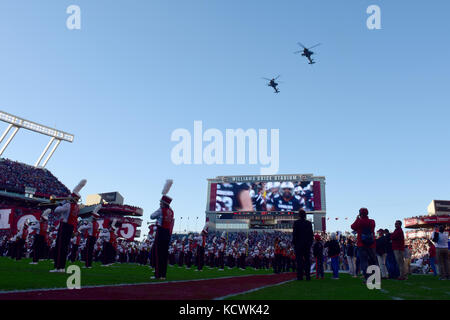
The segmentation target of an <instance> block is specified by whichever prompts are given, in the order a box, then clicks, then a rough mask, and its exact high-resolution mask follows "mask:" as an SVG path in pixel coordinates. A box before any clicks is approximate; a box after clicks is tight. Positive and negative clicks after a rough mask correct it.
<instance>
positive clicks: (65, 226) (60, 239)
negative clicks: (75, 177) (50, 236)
mask: <svg viewBox="0 0 450 320" xmlns="http://www.w3.org/2000/svg"><path fill="white" fill-rule="evenodd" d="M86 182H87V181H86V180H81V181H80V183H79V184H78V185H77V186H76V187H75V188H74V189H73V191H72V194H71V195H70V198H69V199H67V200H64V201H63V202H62V203H61V204H60V206H59V207H57V208H56V209H55V210H54V214H55V215H56V216H57V217H59V219H60V226H59V229H58V236H57V238H56V251H55V253H56V255H55V269H54V270H51V271H50V272H65V269H66V260H67V251H68V250H69V244H70V239H71V237H72V233H73V232H74V230H76V228H77V226H78V212H79V211H80V208H79V207H78V201H79V200H80V199H81V196H80V194H79V192H80V191H81V189H82V188H83V187H84V186H85V185H86Z"/></svg>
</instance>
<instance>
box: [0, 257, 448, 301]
mask: <svg viewBox="0 0 450 320" xmlns="http://www.w3.org/2000/svg"><path fill="white" fill-rule="evenodd" d="M30 261H31V260H30V259H23V260H21V261H14V260H11V259H9V258H4V257H2V258H0V291H13V290H27V289H28V290H29V289H47V288H65V287H66V281H67V278H68V276H69V274H63V273H50V272H49V270H51V269H53V264H52V263H51V262H50V261H41V262H39V264H38V265H30V264H29V262H30ZM74 264H76V265H78V266H83V264H82V263H80V262H76V263H74ZM68 265H69V264H68ZM194 270H195V269H194V267H192V268H191V269H186V268H184V267H183V268H179V267H177V266H175V267H169V269H168V272H167V280H168V281H177V280H194V279H212V278H219V277H232V276H244V275H258V274H259V275H262V274H272V270H254V269H253V268H247V269H246V270H245V271H244V270H239V269H236V268H235V269H232V270H230V269H227V268H226V269H225V270H224V271H218V270H217V269H209V268H207V267H205V268H204V271H203V272H196V271H194ZM152 275H153V272H152V271H151V269H150V268H149V267H148V266H140V265H135V264H115V265H113V266H110V267H102V266H101V265H100V263H94V265H93V268H92V269H81V286H82V287H86V286H99V285H114V284H139V283H149V282H155V281H156V280H150V277H151V276H152ZM180 297H182V294H181V293H180ZM228 299H230V300H336V299H337V300H350V299H351V300H392V299H394V300H395V299H398V300H400V299H404V300H408V299H415V300H450V281H441V280H438V279H437V278H436V277H434V276H432V275H412V276H410V277H409V280H407V281H398V280H383V282H382V284H381V290H369V289H367V287H366V286H365V285H364V284H363V283H362V281H361V279H359V278H352V277H350V276H349V275H347V274H345V273H341V274H340V279H339V280H333V279H331V274H330V273H326V274H325V279H324V280H316V279H314V278H313V279H312V280H311V281H290V282H287V283H284V284H281V285H275V286H270V287H267V288H262V289H257V290H254V291H252V292H249V293H246V294H239V295H235V296H232V297H229V298H228Z"/></svg>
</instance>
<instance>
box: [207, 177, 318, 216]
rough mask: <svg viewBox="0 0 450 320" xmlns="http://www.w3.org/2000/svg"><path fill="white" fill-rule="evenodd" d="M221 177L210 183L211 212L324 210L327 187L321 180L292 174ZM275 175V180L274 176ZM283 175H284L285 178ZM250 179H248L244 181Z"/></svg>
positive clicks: (276, 213)
mask: <svg viewBox="0 0 450 320" xmlns="http://www.w3.org/2000/svg"><path fill="white" fill-rule="evenodd" d="M259 177H260V176H256V177H254V179H253V181H252V178H249V179H242V178H241V179H233V177H223V178H220V179H219V178H218V179H216V181H210V182H209V186H208V187H209V190H208V194H209V196H208V204H207V211H209V212H214V213H228V214H227V216H230V215H231V216H232V217H233V218H236V217H237V216H252V215H255V214H259V215H269V216H270V215H271V216H289V215H294V214H295V213H297V212H298V210H300V209H303V210H305V211H306V212H313V211H321V210H322V209H323V208H322V198H321V197H322V193H323V191H322V190H323V189H322V186H321V182H322V181H320V180H318V179H313V178H314V177H310V176H306V177H305V176H301V177H302V179H295V178H297V177H299V176H289V177H290V178H291V179H274V178H273V177H272V176H269V178H267V177H266V181H264V179H259ZM270 178H271V179H270ZM281 178H283V177H281ZM242 180H246V181H242Z"/></svg>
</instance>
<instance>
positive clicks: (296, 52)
mask: <svg viewBox="0 0 450 320" xmlns="http://www.w3.org/2000/svg"><path fill="white" fill-rule="evenodd" d="M302 52H303V51H295V52H294V53H295V54H298V53H302Z"/></svg>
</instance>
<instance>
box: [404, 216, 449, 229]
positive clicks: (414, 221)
mask: <svg viewBox="0 0 450 320" xmlns="http://www.w3.org/2000/svg"><path fill="white" fill-rule="evenodd" d="M441 223H444V224H445V223H450V216H424V217H419V218H409V219H405V227H411V226H415V225H421V224H441Z"/></svg>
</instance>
